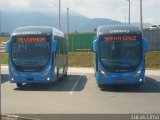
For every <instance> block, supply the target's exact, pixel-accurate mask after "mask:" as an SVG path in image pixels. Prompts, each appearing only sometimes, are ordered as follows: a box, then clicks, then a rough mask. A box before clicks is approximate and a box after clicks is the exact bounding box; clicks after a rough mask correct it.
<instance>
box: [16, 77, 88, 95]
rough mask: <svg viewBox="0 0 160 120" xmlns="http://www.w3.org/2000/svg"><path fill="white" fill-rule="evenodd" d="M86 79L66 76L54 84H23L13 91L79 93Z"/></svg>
mask: <svg viewBox="0 0 160 120" xmlns="http://www.w3.org/2000/svg"><path fill="white" fill-rule="evenodd" d="M86 83H87V77H86V76H85V75H83V76H81V75H68V76H67V77H65V78H64V79H60V80H58V81H57V82H55V83H47V84H46V83H43V84H24V85H23V86H22V87H21V88H15V89H14V90H21V91H59V92H63V91H81V90H83V89H84V88H85V85H86Z"/></svg>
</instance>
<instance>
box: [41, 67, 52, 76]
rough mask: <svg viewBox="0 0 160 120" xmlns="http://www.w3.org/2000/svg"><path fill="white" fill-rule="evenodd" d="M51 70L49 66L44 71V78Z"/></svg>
mask: <svg viewBox="0 0 160 120" xmlns="http://www.w3.org/2000/svg"><path fill="white" fill-rule="evenodd" d="M50 70H51V66H49V67H48V68H47V69H46V70H45V71H44V73H43V74H42V76H46V75H47V74H48V73H49V71H50Z"/></svg>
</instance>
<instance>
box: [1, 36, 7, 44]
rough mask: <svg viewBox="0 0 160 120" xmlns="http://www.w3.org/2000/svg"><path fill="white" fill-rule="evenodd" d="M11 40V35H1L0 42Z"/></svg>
mask: <svg viewBox="0 0 160 120" xmlns="http://www.w3.org/2000/svg"><path fill="white" fill-rule="evenodd" d="M8 40H9V37H0V43H1V42H6V41H8Z"/></svg>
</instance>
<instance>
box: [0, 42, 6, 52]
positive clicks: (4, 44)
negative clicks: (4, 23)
mask: <svg viewBox="0 0 160 120" xmlns="http://www.w3.org/2000/svg"><path fill="white" fill-rule="evenodd" d="M5 46H6V42H1V43H0V52H1V53H5V52H6V50H5Z"/></svg>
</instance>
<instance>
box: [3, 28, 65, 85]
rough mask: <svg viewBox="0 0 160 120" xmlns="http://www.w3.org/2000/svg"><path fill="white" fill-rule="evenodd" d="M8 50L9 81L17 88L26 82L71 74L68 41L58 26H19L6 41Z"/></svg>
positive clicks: (49, 80) (52, 78)
mask: <svg viewBox="0 0 160 120" xmlns="http://www.w3.org/2000/svg"><path fill="white" fill-rule="evenodd" d="M6 51H7V52H8V53H9V80H10V82H11V83H16V84H17V87H22V85H23V83H51V82H54V81H56V80H58V79H60V78H62V77H65V76H66V75H67V70H68V47H67V40H66V39H65V37H64V34H63V33H62V32H61V31H60V30H58V29H56V28H52V27H42V26H41V27H40V26H28V27H20V28H17V29H15V30H14V31H13V33H12V35H11V37H10V40H9V41H8V42H7V44H6Z"/></svg>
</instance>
